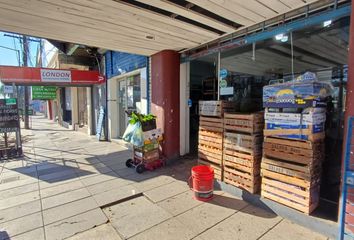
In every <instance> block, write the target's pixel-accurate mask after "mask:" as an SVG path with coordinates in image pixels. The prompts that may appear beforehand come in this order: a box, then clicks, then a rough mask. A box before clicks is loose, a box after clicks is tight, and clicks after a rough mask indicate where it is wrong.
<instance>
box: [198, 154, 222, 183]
mask: <svg viewBox="0 0 354 240" xmlns="http://www.w3.org/2000/svg"><path fill="white" fill-rule="evenodd" d="M198 164H199V165H206V166H210V167H212V168H213V169H214V178H215V179H217V180H220V181H222V179H223V176H222V168H221V165H218V164H214V163H211V162H209V161H205V160H202V159H198Z"/></svg>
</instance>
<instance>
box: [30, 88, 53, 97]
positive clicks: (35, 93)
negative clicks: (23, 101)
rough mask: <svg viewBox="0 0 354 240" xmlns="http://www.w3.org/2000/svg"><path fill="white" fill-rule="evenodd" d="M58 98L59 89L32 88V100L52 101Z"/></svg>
mask: <svg viewBox="0 0 354 240" xmlns="http://www.w3.org/2000/svg"><path fill="white" fill-rule="evenodd" d="M56 98H57V88H56V87H49V86H32V100H52V99H56Z"/></svg>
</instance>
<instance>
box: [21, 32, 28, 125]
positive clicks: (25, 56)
mask: <svg viewBox="0 0 354 240" xmlns="http://www.w3.org/2000/svg"><path fill="white" fill-rule="evenodd" d="M22 44H23V66H24V67H28V41H27V36H25V35H24V36H23V37H22ZM24 90H25V109H24V111H25V129H29V116H28V110H29V106H28V105H29V95H28V86H25V88H24Z"/></svg>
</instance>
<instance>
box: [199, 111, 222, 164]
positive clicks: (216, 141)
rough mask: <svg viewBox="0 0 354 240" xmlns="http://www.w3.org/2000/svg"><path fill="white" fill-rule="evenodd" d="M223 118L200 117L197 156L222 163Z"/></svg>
mask: <svg viewBox="0 0 354 240" xmlns="http://www.w3.org/2000/svg"><path fill="white" fill-rule="evenodd" d="M222 152H223V119H222V118H213V117H202V116H201V117H200V127H199V142H198V157H199V159H201V160H204V161H208V162H212V163H214V164H217V165H220V166H221V165H222Z"/></svg>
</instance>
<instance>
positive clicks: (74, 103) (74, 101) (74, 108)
mask: <svg viewBox="0 0 354 240" xmlns="http://www.w3.org/2000/svg"><path fill="white" fill-rule="evenodd" d="M77 94H78V92H77V87H71V123H72V127H73V130H77V126H78V124H79V103H78V97H77Z"/></svg>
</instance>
